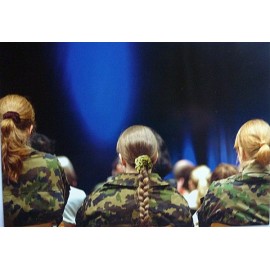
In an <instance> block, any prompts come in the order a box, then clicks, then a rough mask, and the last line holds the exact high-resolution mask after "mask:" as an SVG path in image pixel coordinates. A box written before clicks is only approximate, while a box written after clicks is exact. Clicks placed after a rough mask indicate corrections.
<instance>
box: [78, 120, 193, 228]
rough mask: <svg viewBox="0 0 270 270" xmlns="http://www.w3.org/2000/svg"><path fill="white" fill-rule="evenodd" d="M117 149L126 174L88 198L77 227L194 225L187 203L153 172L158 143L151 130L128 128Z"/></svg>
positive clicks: (111, 179) (111, 180)
mask: <svg viewBox="0 0 270 270" xmlns="http://www.w3.org/2000/svg"><path fill="white" fill-rule="evenodd" d="M116 150H117V152H118V154H119V158H120V160H121V163H122V165H123V166H124V171H125V172H124V173H120V174H118V175H116V176H113V177H111V178H110V179H109V180H108V181H107V182H106V183H104V184H103V185H102V186H101V187H100V188H98V189H97V190H95V191H94V192H92V193H91V194H90V195H88V196H87V198H86V199H85V201H84V203H83V205H82V206H81V208H80V209H79V210H78V212H77V216H76V224H77V226H142V227H148V226H193V222H192V215H191V212H190V209H189V207H188V204H187V202H186V200H185V199H184V198H183V197H182V195H180V194H179V193H178V192H177V190H176V189H175V188H174V187H172V186H171V185H170V184H169V183H168V182H166V181H163V180H162V179H161V178H160V176H159V175H158V174H156V173H152V168H153V165H154V164H155V162H156V161H157V158H158V144H157V140H156V137H155V135H154V133H153V132H152V130H151V129H150V128H148V127H146V126H142V125H135V126H131V127H129V128H127V129H126V130H125V131H124V132H123V133H122V134H121V135H120V137H119V139H118V142H117V146H116Z"/></svg>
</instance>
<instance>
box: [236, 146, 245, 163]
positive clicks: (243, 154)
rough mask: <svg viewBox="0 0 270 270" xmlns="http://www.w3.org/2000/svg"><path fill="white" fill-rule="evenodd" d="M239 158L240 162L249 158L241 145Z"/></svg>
mask: <svg viewBox="0 0 270 270" xmlns="http://www.w3.org/2000/svg"><path fill="white" fill-rule="evenodd" d="M238 159H239V162H240V163H242V162H243V161H245V160H247V155H246V152H245V151H244V149H243V148H242V147H241V146H240V147H239V149H238Z"/></svg>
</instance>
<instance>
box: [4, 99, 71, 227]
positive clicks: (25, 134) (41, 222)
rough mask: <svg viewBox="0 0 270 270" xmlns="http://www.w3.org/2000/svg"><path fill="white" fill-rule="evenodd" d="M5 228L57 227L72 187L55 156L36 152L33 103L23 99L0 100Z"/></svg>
mask: <svg viewBox="0 0 270 270" xmlns="http://www.w3.org/2000/svg"><path fill="white" fill-rule="evenodd" d="M0 121H1V146H2V149H1V150H2V175H3V200H4V224H5V226H54V225H55V226H57V225H58V224H59V223H60V222H61V221H62V214H63V211H64V207H65V204H66V201H67V199H68V195H69V185H68V182H67V180H66V176H65V174H64V171H63V169H62V167H61V166H60V164H59V162H58V160H57V159H56V157H55V156H53V155H50V154H46V153H42V152H38V151H35V150H34V149H32V148H31V147H30V143H29V138H30V135H31V133H32V131H33V129H34V127H35V112H34V109H33V107H32V105H31V103H30V102H29V101H28V100H27V99H26V98H25V97H22V96H20V95H7V96H5V97H3V98H1V99H0Z"/></svg>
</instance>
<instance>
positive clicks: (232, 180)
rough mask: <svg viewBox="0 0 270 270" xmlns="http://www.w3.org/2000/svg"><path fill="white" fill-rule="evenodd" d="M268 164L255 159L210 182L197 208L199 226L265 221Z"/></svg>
mask: <svg viewBox="0 0 270 270" xmlns="http://www.w3.org/2000/svg"><path fill="white" fill-rule="evenodd" d="M269 206H270V166H267V167H266V168H261V167H260V165H259V164H256V163H255V162H253V163H251V164H249V165H248V166H246V167H245V168H244V170H243V171H242V173H240V174H237V175H234V176H230V177H228V178H227V179H223V180H219V181H215V182H213V183H212V184H211V185H210V187H209V190H208V193H207V194H206V196H205V198H204V201H203V204H202V205H201V207H200V208H199V209H198V211H197V214H198V219H199V226H210V225H211V223H214V222H219V223H224V224H227V225H231V226H241V225H265V224H268V223H269Z"/></svg>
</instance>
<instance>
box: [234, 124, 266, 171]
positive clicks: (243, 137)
mask: <svg viewBox="0 0 270 270" xmlns="http://www.w3.org/2000/svg"><path fill="white" fill-rule="evenodd" d="M269 145H270V126H269V124H268V123H267V122H265V121H264V120H262V119H253V120H249V121H247V122H246V123H245V124H244V125H242V126H241V128H240V129H239V131H238V133H237V135H236V139H235V144H234V148H235V149H236V151H237V152H238V154H239V153H241V152H243V153H244V155H245V159H244V162H245V163H248V162H251V161H252V160H256V161H257V162H258V163H259V164H261V165H262V166H266V165H268V164H269V163H270V147H269Z"/></svg>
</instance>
